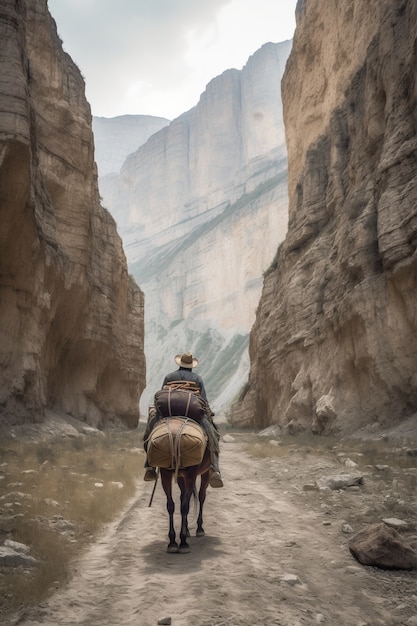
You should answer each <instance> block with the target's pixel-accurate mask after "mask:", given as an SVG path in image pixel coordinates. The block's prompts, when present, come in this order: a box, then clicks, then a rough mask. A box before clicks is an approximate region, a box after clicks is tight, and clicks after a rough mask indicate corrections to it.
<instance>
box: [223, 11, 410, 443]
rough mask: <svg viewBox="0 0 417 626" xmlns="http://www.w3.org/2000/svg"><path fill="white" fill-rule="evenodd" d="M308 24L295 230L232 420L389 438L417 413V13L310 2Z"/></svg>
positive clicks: (296, 81)
mask: <svg viewBox="0 0 417 626" xmlns="http://www.w3.org/2000/svg"><path fill="white" fill-rule="evenodd" d="M296 16H297V28H296V33H295V37H294V42H293V49H292V52H291V55H290V57H289V60H288V63H287V68H286V72H285V75H284V78H283V86H282V91H283V106H284V120H285V127H286V137H287V147H288V180H289V199H290V200H289V229H288V234H287V236H286V239H285V241H284V242H283V244H282V245H281V246H280V247H279V250H278V253H277V257H276V260H275V264H274V265H275V267H273V268H271V271H270V272H269V273H268V275H267V277H266V278H265V281H264V287H263V293H262V298H261V301H260V304H259V307H258V311H257V316H256V322H255V324H254V326H253V329H252V332H251V336H250V359H251V368H250V376H249V380H248V383H247V385H246V386H245V389H244V392H243V393H242V396H241V399H240V402H239V403H238V404H237V405H236V406H235V407H234V410H233V412H232V415H231V420H232V421H234V422H235V423H238V422H240V423H242V424H249V425H252V426H255V427H264V426H266V425H269V424H272V423H277V424H280V425H281V426H283V427H285V429H286V430H288V431H289V432H297V431H301V430H304V431H310V432H311V431H312V432H314V433H324V434H326V433H331V432H344V433H353V432H357V431H358V430H360V429H361V428H365V429H366V430H367V431H372V430H378V429H379V428H381V427H386V426H387V425H393V424H398V423H400V422H402V421H403V420H406V419H407V418H409V419H416V411H417V374H416V363H417V304H416V287H417V284H416V264H417V259H416V243H417V211H416V206H417V178H416V168H417V136H416V128H417V109H416V97H417V88H416V67H417V58H416V51H417V39H416V28H415V25H416V23H417V5H416V3H415V2H414V1H412V0H401V1H397V0H367V2H362V1H361V0H352V1H351V2H346V1H345V0H335V1H334V2H332V3H329V2H327V0H317V1H316V2H312V1H309V0H299V2H298V5H297V11H296ZM413 416H414V417H413Z"/></svg>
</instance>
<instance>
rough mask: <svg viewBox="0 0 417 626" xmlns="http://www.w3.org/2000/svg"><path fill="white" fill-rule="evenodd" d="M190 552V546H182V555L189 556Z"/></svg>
mask: <svg viewBox="0 0 417 626" xmlns="http://www.w3.org/2000/svg"><path fill="white" fill-rule="evenodd" d="M189 551H190V546H189V545H188V543H187V544H185V545H183V546H180V549H179V552H180V554H187V553H188V552H189Z"/></svg>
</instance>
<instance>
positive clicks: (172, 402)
mask: <svg viewBox="0 0 417 626" xmlns="http://www.w3.org/2000/svg"><path fill="white" fill-rule="evenodd" d="M185 382H188V381H185ZM180 384H184V381H180V382H178V381H176V382H175V384H172V385H171V384H170V385H167V386H166V387H164V388H163V389H161V390H160V391H157V392H156V394H155V398H154V403H155V408H156V411H157V413H158V415H162V416H163V417H173V416H176V415H182V416H184V417H191V419H193V420H195V421H196V422H199V423H200V422H201V421H202V420H203V419H204V417H205V416H206V410H207V409H206V403H205V402H204V400H203V398H202V397H201V396H200V395H199V394H196V393H195V390H193V389H192V388H191V387H187V388H182V389H181V388H178V386H177V385H180Z"/></svg>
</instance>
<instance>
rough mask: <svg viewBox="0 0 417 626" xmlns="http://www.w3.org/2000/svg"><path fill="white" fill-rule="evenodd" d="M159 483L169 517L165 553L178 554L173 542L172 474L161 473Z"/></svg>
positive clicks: (173, 506)
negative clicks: (167, 542) (165, 500)
mask: <svg viewBox="0 0 417 626" xmlns="http://www.w3.org/2000/svg"><path fill="white" fill-rule="evenodd" d="M161 482H162V486H163V488H164V491H165V494H166V497H167V511H168V515H169V532H168V537H169V544H168V547H167V552H169V553H175V552H178V544H177V542H176V541H175V528H174V511H175V503H174V500H173V498H172V474H171V473H165V472H164V471H161Z"/></svg>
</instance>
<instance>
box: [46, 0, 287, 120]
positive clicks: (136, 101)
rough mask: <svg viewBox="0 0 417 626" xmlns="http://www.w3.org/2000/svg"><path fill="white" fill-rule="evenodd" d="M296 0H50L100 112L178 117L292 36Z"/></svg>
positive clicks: (67, 46) (67, 47) (94, 106)
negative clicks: (223, 77) (271, 44)
mask: <svg viewBox="0 0 417 626" xmlns="http://www.w3.org/2000/svg"><path fill="white" fill-rule="evenodd" d="M295 3H296V0H198V1H196V0H118V2H115V1H114V0H49V10H50V12H51V14H52V16H53V17H54V18H55V19H56V22H57V28H58V33H59V34H60V36H61V38H62V40H63V46H64V49H65V50H66V51H67V52H68V53H69V54H70V55H71V56H72V58H73V60H74V61H75V63H76V64H77V65H78V66H79V68H80V70H81V72H82V73H83V76H84V78H85V79H86V92H87V98H88V100H89V102H90V104H91V106H92V111H93V113H94V114H95V115H103V116H107V117H111V116H114V115H121V114H123V113H141V114H149V115H161V116H163V117H168V118H171V119H172V118H173V117H176V116H178V115H180V114H181V113H182V112H184V111H186V110H188V109H189V108H191V107H192V106H194V105H195V104H197V102H198V98H199V96H200V94H201V93H202V92H203V91H204V88H205V86H206V84H207V83H208V82H209V81H210V80H211V79H212V78H213V77H214V76H216V75H218V74H220V73H221V72H223V71H224V70H226V69H228V68H229V67H238V68H240V67H242V66H243V65H244V63H245V62H246V60H247V58H248V57H249V56H250V55H251V54H253V52H255V50H257V49H258V48H259V47H260V46H261V45H262V44H263V43H265V42H266V41H282V40H283V39H288V38H290V37H291V36H292V33H293V30H294V10H295ZM280 16H281V17H280ZM284 19H285V24H284V28H283V29H282V32H280V28H281V26H282V25H281V26H280V20H281V22H282V23H284Z"/></svg>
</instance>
